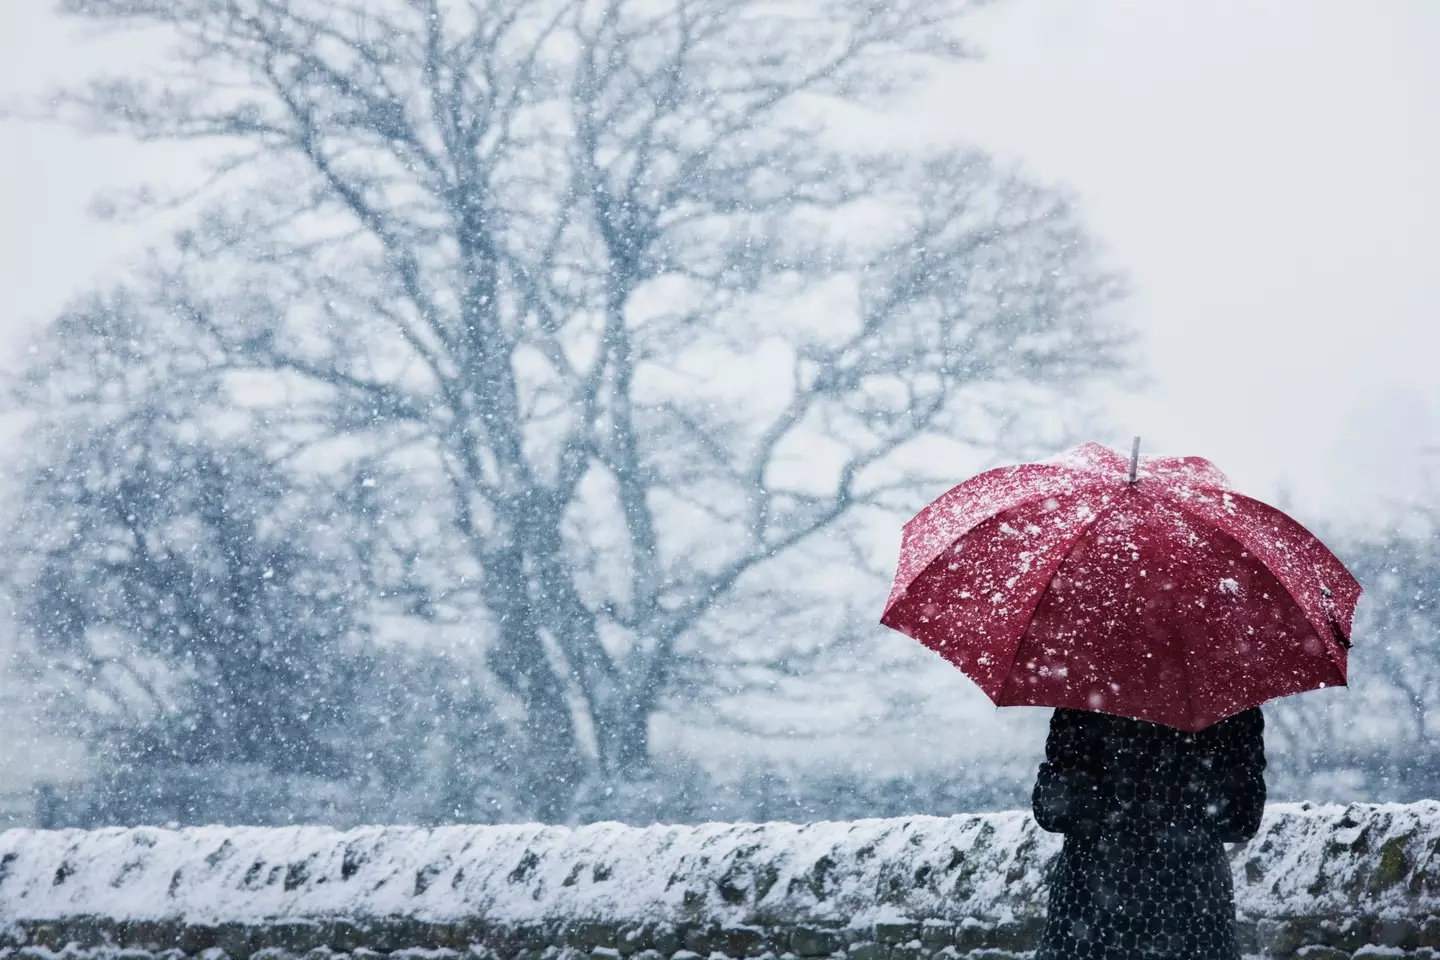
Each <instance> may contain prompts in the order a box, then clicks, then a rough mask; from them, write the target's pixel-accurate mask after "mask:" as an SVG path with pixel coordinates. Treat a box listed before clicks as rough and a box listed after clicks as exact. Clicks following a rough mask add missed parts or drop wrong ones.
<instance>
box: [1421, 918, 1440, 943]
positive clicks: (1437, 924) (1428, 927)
mask: <svg viewBox="0 0 1440 960" xmlns="http://www.w3.org/2000/svg"><path fill="white" fill-rule="evenodd" d="M1420 946H1422V947H1434V948H1436V949H1440V917H1426V918H1425V919H1424V920H1422V921H1420Z"/></svg>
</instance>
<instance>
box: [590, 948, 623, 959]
mask: <svg viewBox="0 0 1440 960" xmlns="http://www.w3.org/2000/svg"><path fill="white" fill-rule="evenodd" d="M590 960H620V951H619V950H616V949H615V948H614V947H591V948H590Z"/></svg>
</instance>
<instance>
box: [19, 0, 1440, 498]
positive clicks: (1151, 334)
mask: <svg viewBox="0 0 1440 960" xmlns="http://www.w3.org/2000/svg"><path fill="white" fill-rule="evenodd" d="M49 7H50V3H49V2H48V0H5V5H4V12H3V13H0V26H3V27H4V29H3V30H0V95H6V96H17V95H26V94H32V93H34V92H35V91H38V90H41V89H43V88H44V87H45V86H47V84H49V83H50V82H53V81H55V80H60V79H67V78H74V77H77V76H82V75H84V74H85V73H86V72H88V71H89V70H90V69H91V67H92V66H93V65H95V64H97V63H101V64H107V65H113V66H124V65H125V63H126V62H127V58H130V59H132V60H133V58H134V57H135V56H136V51H137V50H141V49H143V48H142V47H138V46H136V45H134V44H129V45H122V46H121V47H119V48H118V49H114V50H113V52H111V50H112V48H110V47H108V46H105V45H97V44H96V43H93V42H87V41H84V40H82V39H81V38H80V37H79V36H77V35H76V34H75V33H74V30H73V27H71V26H69V25H67V24H65V23H63V22H61V21H59V20H58V19H57V18H55V17H54V16H53V15H52V14H50V13H49V12H48V10H49ZM973 34H974V37H975V39H976V40H977V41H978V42H979V44H980V45H981V46H982V47H983V49H984V51H985V58H984V60H983V61H981V62H978V63H975V64H971V65H966V66H961V67H958V68H955V69H954V70H952V71H949V72H947V73H946V74H945V75H944V76H942V77H940V78H938V79H937V81H936V83H935V84H933V85H932V86H931V87H930V88H929V89H927V90H926V91H925V92H924V93H923V95H921V96H920V97H919V98H918V100H917V102H916V106H915V108H914V109H913V110H912V111H909V112H905V113H903V114H899V115H896V116H895V117H894V118H893V119H892V120H891V121H889V123H890V127H889V129H888V131H887V133H888V135H890V136H893V137H894V138H895V139H897V140H899V141H902V142H903V141H914V142H920V141H923V140H925V139H927V138H933V137H946V138H956V139H963V140H967V141H970V142H973V143H976V144H978V145H980V146H982V147H985V148H987V149H989V150H991V151H993V152H995V153H996V154H998V155H1000V156H1002V157H1004V158H1007V159H1011V160H1015V161H1019V162H1021V163H1023V165H1024V166H1025V167H1026V168H1027V169H1028V170H1030V171H1031V172H1032V173H1033V174H1035V175H1037V176H1039V177H1041V178H1044V179H1046V180H1049V181H1053V182H1057V183H1062V184H1065V185H1067V186H1068V187H1069V188H1070V189H1071V190H1072V191H1073V192H1074V193H1075V194H1076V196H1077V197H1078V198H1079V201H1080V204H1081V208H1082V210H1083V211H1084V214H1085V217H1086V220H1087V222H1088V223H1089V224H1090V225H1091V226H1092V228H1093V229H1094V231H1095V233H1096V234H1097V235H1098V236H1100V237H1101V239H1102V240H1103V241H1104V243H1105V245H1106V248H1107V251H1108V259H1109V261H1110V263H1111V264H1112V265H1113V266H1116V267H1119V268H1121V269H1123V270H1124V271H1126V272H1127V273H1128V275H1129V277H1130V280H1131V284H1132V287H1133V290H1134V293H1133V296H1132V297H1131V299H1130V301H1129V302H1128V303H1127V304H1126V305H1125V306H1124V308H1123V313H1124V316H1125V318H1126V319H1127V320H1128V321H1129V322H1130V323H1131V324H1132V325H1133V326H1134V327H1135V328H1136V329H1137V330H1139V331H1140V333H1141V335H1142V338H1143V339H1142V346H1143V359H1144V362H1145V368H1146V372H1147V373H1148V374H1149V376H1150V378H1151V382H1150V384H1149V386H1148V387H1147V388H1146V389H1145V390H1144V391H1143V392H1142V393H1139V394H1133V395H1117V396H1116V397H1115V399H1114V402H1113V403H1112V404H1111V418H1112V420H1113V435H1109V436H1103V437H1099V438H1097V439H1101V440H1105V441H1108V442H1111V443H1113V444H1115V445H1117V446H1121V445H1124V444H1126V443H1128V437H1129V435H1130V433H1131V432H1136V433H1140V434H1142V435H1144V437H1145V438H1146V439H1145V445H1146V448H1147V449H1149V450H1153V451H1156V452H1170V453H1191V454H1199V455H1202V456H1207V457H1210V458H1211V459H1213V460H1214V461H1215V462H1216V463H1217V464H1218V465H1219V466H1220V467H1221V468H1222V469H1224V470H1226V471H1227V472H1228V473H1229V474H1230V475H1231V477H1232V479H1234V480H1235V481H1236V483H1237V485H1238V486H1240V488H1241V489H1243V490H1246V491H1247V492H1252V493H1254V494H1256V495H1258V496H1261V497H1263V498H1266V499H1271V500H1276V499H1280V500H1282V501H1285V502H1288V503H1290V504H1291V506H1292V508H1293V509H1294V510H1295V512H1296V513H1297V515H1298V516H1299V517H1300V518H1301V519H1302V520H1305V521H1307V522H1320V521H1324V520H1326V519H1330V518H1332V517H1333V518H1341V517H1343V518H1348V519H1351V520H1354V521H1365V520H1368V519H1372V518H1375V517H1379V516H1384V515H1387V514H1388V513H1389V511H1390V506H1389V505H1390V504H1392V503H1393V501H1395V500H1396V499H1397V498H1399V497H1402V496H1404V495H1405V494H1407V493H1414V492H1416V491H1418V490H1420V489H1421V484H1422V480H1423V478H1424V477H1425V476H1426V475H1427V474H1428V475H1432V476H1436V477H1437V478H1440V384H1437V378H1436V376H1435V365H1436V362H1437V355H1440V324H1437V322H1436V321H1437V317H1436V311H1437V307H1440V269H1437V262H1440V228H1437V216H1436V215H1437V213H1440V186H1437V180H1436V177H1435V175H1434V173H1433V171H1436V170H1440V123H1437V120H1440V57H1437V56H1435V51H1436V50H1440V3H1436V2H1433V0H1366V2H1363V3H1359V2H1355V0H1344V2H1342V0H1266V2H1264V3H1255V2H1253V0H1220V2H1216V0H1210V2H1206V3H1203V4H1202V3H1197V2H1189V3H1180V2H1178V0H1177V2H1156V0H1128V2H1126V0H1010V2H1007V3H1001V4H999V5H997V6H996V7H994V8H992V9H990V10H987V11H984V12H983V13H981V14H979V15H977V16H976V18H975V20H974V31H973ZM109 43H110V41H106V44H109ZM0 138H3V140H0V142H3V151H0V221H3V224H4V229H3V235H0V244H3V245H0V289H3V290H4V291H5V299H4V301H3V304H4V310H3V312H0V355H3V353H5V352H9V351H13V349H14V345H15V344H16V343H17V342H18V339H19V336H20V335H22V334H23V333H24V331H26V330H28V329H33V326H34V325H35V324H36V323H39V322H42V321H43V320H44V319H45V318H46V317H48V316H49V315H51V314H52V313H53V312H54V311H55V310H56V309H57V308H58V307H59V306H61V305H62V304H63V303H64V302H65V301H66V300H67V299H68V298H70V297H71V296H73V295H74V294H75V293H77V292H78V291H80V290H82V289H84V288H85V287H86V286H87V285H89V284H91V283H93V282H94V281H95V280H96V278H98V277H101V276H104V275H106V274H107V273H108V274H113V273H114V272H115V271H118V270H121V269H123V267H124V264H125V263H126V261H127V260H128V259H132V258H134V257H136V256H138V254H139V253H140V250H141V248H143V245H144V243H145V241H146V236H147V234H146V231H145V230H137V229H135V228H122V227H117V226H113V225H105V224H100V223H97V222H95V221H93V220H92V219H90V218H89V217H88V216H87V214H86V208H87V205H88V204H89V201H90V199H91V197H92V196H93V195H94V194H95V193H96V192H97V191H101V190H103V189H105V188H107V187H110V186H115V185H124V184H127V183H135V182H137V181H140V180H142V179H145V178H147V177H153V176H155V175H156V174H157V172H158V173H161V174H162V175H163V174H164V172H165V171H167V170H172V169H173V170H174V171H175V174H176V175H177V176H180V177H186V175H187V173H188V172H189V171H190V170H192V169H193V160H191V159H188V158H187V156H186V154H185V153H184V152H183V151H177V150H175V149H173V148H138V147H135V146H133V145H129V144H124V143H119V142H115V141H108V140H94V139H85V138H82V137H79V136H77V135H75V134H72V133H68V132H65V131H62V130H56V129H50V128H44V127H35V126H29V125H19V124H15V123H6V124H4V125H3V126H0ZM150 232H151V233H152V234H153V233H154V231H153V230H152V231H150ZM958 479H960V478H957V480H958ZM1287 496H1288V498H1290V499H1288V500H1286V498H1287Z"/></svg>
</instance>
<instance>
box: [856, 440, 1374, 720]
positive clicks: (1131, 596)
mask: <svg viewBox="0 0 1440 960" xmlns="http://www.w3.org/2000/svg"><path fill="white" fill-rule="evenodd" d="M1137 443H1138V441H1137ZM1359 598H1360V585H1359V584H1358V583H1357V582H1356V581H1355V578H1354V577H1353V576H1351V574H1350V572H1349V571H1348V570H1346V569H1345V566H1344V564H1342V563H1341V562H1340V561H1339V560H1338V559H1337V558H1336V557H1335V555H1334V554H1333V553H1331V552H1330V551H1329V550H1328V549H1327V548H1326V547H1325V545H1324V544H1322V543H1321V542H1320V541H1319V540H1318V539H1316V537H1315V536H1314V535H1313V534H1311V533H1310V532H1309V531H1308V530H1306V529H1305V528H1304V527H1302V526H1301V525H1300V524H1299V523H1297V522H1296V521H1295V520H1293V519H1291V518H1290V517H1288V516H1286V515H1285V514H1284V513H1282V512H1281V511H1279V510H1277V509H1275V508H1274V507H1271V506H1268V505H1266V504H1264V503H1261V502H1259V501H1258V500H1253V499H1251V498H1249V497H1246V496H1243V495H1241V494H1239V493H1236V492H1235V491H1234V490H1232V488H1231V486H1230V482H1229V481H1228V480H1227V479H1226V477H1225V475H1224V474H1223V473H1221V472H1220V471H1219V470H1217V469H1216V468H1215V467H1214V466H1213V465H1212V464H1211V463H1210V462H1209V461H1207V460H1203V459H1201V458H1199V457H1139V458H1138V461H1137V460H1134V459H1132V460H1129V461H1127V460H1126V458H1125V457H1123V456H1122V455H1120V454H1118V453H1116V452H1115V451H1113V450H1110V449H1109V448H1107V447H1103V446H1101V445H1099V444H1096V443H1087V444H1083V445H1082V446H1080V447H1077V448H1075V449H1074V450H1071V451H1068V452H1067V453H1064V454H1062V455H1060V456H1059V457H1056V458H1054V459H1051V460H1047V461H1041V462H1039V463H1027V464H1020V465H1018V466H1013V467H1003V468H1000V469H996V470H991V471H988V472H986V473H982V474H980V475H979V476H977V477H973V478H971V479H969V480H967V481H965V482H964V483H962V484H960V485H959V486H957V487H955V488H953V489H952V490H950V491H949V492H948V493H946V494H944V495H943V496H941V497H940V498H939V499H938V500H936V501H935V502H934V503H932V504H930V505H929V506H928V507H926V508H925V509H924V510H922V511H921V512H920V513H919V514H917V515H916V516H915V517H914V518H913V519H912V520H911V521H910V522H909V523H907V524H906V525H905V533H904V539H903V542H902V546H901V550H900V562H899V567H898V570H897V571H896V575H895V584H894V587H893V588H892V589H891V592H890V599H889V600H888V601H887V602H886V604H885V613H884V615H883V616H882V617H881V622H882V623H884V624H885V625H886V626H889V627H892V628H894V629H896V630H899V631H900V632H901V633H904V634H906V635H907V636H910V637H913V638H914V639H916V640H918V641H920V642H921V643H923V644H924V645H925V646H927V647H929V648H930V649H932V650H934V651H935V652H937V653H939V654H940V655H941V656H943V657H944V658H945V659H947V660H949V661H950V662H951V663H953V664H954V665H955V666H957V667H959V668H960V669H961V670H962V671H964V673H965V674H966V675H967V676H969V677H970V678H971V679H972V680H974V681H975V682H976V683H977V684H978V685H979V686H980V689H982V690H983V691H985V693H986V695H987V696H989V697H990V699H991V700H993V701H994V702H995V703H996V705H998V706H1016V705H1029V706H1049V707H1073V708H1076V709H1081V710H1095V711H1099V712H1102V713H1109V714H1116V715H1119V716H1126V717H1133V718H1135V719H1139V720H1150V721H1153V722H1156V723H1162V724H1165V725H1167V726H1171V727H1176V728H1178V729H1181V730H1190V731H1195V730H1200V729H1203V728H1204V727H1207V726H1209V725H1210V724H1212V723H1215V722H1216V721H1218V720H1222V719H1224V718H1225V717H1228V716H1231V715H1233V714H1236V713H1239V712H1240V711H1242V710H1245V709H1248V708H1249V707H1252V706H1258V705H1260V704H1261V703H1264V702H1265V701H1267V700H1271V699H1274V698H1275V697H1282V696H1286V695H1288V694H1292V693H1299V692H1301V691H1304V690H1314V689H1318V688H1322V687H1332V686H1343V685H1344V684H1345V672H1346V665H1347V652H1348V650H1349V647H1350V639H1349V637H1350V627H1351V621H1352V619H1353V617H1354V613H1355V604H1356V602H1357V601H1358V600H1359Z"/></svg>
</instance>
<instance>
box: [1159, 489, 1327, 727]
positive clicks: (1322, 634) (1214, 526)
mask: <svg viewBox="0 0 1440 960" xmlns="http://www.w3.org/2000/svg"><path fill="white" fill-rule="evenodd" d="M1224 492H1225V493H1229V494H1230V495H1231V496H1232V497H1244V498H1245V499H1246V500H1250V501H1252V502H1254V503H1258V504H1260V505H1261V506H1263V507H1268V508H1269V509H1271V510H1273V509H1274V507H1270V506H1269V504H1266V503H1262V502H1261V501H1259V500H1256V499H1255V498H1254V497H1245V495H1244V494H1240V493H1235V492H1234V491H1231V490H1226V491H1224ZM1165 501H1166V502H1167V503H1169V504H1170V505H1171V506H1173V507H1175V508H1176V509H1178V510H1180V512H1181V513H1184V514H1185V515H1186V516H1187V517H1190V518H1191V519H1194V520H1197V521H1199V522H1200V523H1203V524H1204V525H1205V526H1207V527H1209V528H1210V529H1211V530H1213V531H1214V532H1216V533H1218V534H1220V535H1221V536H1224V537H1229V538H1230V539H1231V540H1234V541H1235V542H1236V543H1238V544H1240V546H1242V547H1244V548H1245V549H1246V550H1249V551H1250V552H1251V553H1253V554H1255V559H1256V561H1257V562H1260V557H1259V553H1260V552H1259V551H1258V550H1256V549H1255V547H1254V546H1253V545H1251V544H1249V543H1247V542H1246V541H1245V540H1244V539H1243V538H1242V537H1240V536H1239V535H1238V534H1236V533H1233V532H1231V531H1229V530H1226V529H1224V528H1223V527H1221V526H1220V525H1219V524H1218V523H1216V522H1215V521H1214V520H1212V519H1210V518H1209V517H1206V516H1203V515H1201V514H1198V513H1196V512H1195V511H1193V510H1191V509H1189V508H1188V507H1187V506H1186V505H1185V502H1184V501H1183V500H1180V499H1179V498H1177V497H1170V496H1166V497H1165ZM1327 549H1328V548H1327ZM1260 565H1261V566H1262V567H1264V568H1265V569H1266V570H1268V571H1269V572H1270V575H1271V576H1273V577H1274V578H1275V582H1276V583H1278V584H1280V589H1281V590H1284V591H1285V596H1287V597H1289V598H1290V602H1291V603H1293V604H1295V608H1296V609H1297V610H1299V611H1300V615H1301V616H1303V617H1304V618H1305V622H1306V623H1308V624H1309V625H1310V629H1311V630H1314V631H1315V636H1316V637H1317V638H1319V640H1320V643H1321V644H1322V645H1323V646H1324V648H1325V659H1326V660H1328V661H1329V662H1330V666H1331V667H1333V668H1334V669H1335V672H1336V674H1338V675H1339V677H1340V685H1341V686H1342V687H1346V686H1349V685H1350V684H1349V682H1348V681H1347V680H1346V679H1345V671H1344V670H1342V669H1340V664H1338V663H1336V662H1335V651H1334V650H1333V649H1332V645H1334V643H1335V640H1334V638H1333V637H1327V636H1326V633H1327V632H1328V631H1324V630H1321V629H1320V628H1319V627H1317V626H1316V625H1315V621H1314V620H1311V619H1310V614H1309V613H1307V612H1306V611H1305V606H1304V604H1302V603H1301V602H1300V601H1299V600H1298V599H1297V598H1296V597H1295V594H1294V593H1293V592H1292V591H1291V590H1290V586H1289V584H1287V583H1286V582H1285V581H1284V580H1282V579H1280V575H1279V574H1277V573H1276V572H1275V571H1274V570H1270V568H1269V566H1268V565H1266V564H1265V563H1263V562H1260ZM1192 706H1193V705H1192Z"/></svg>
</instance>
